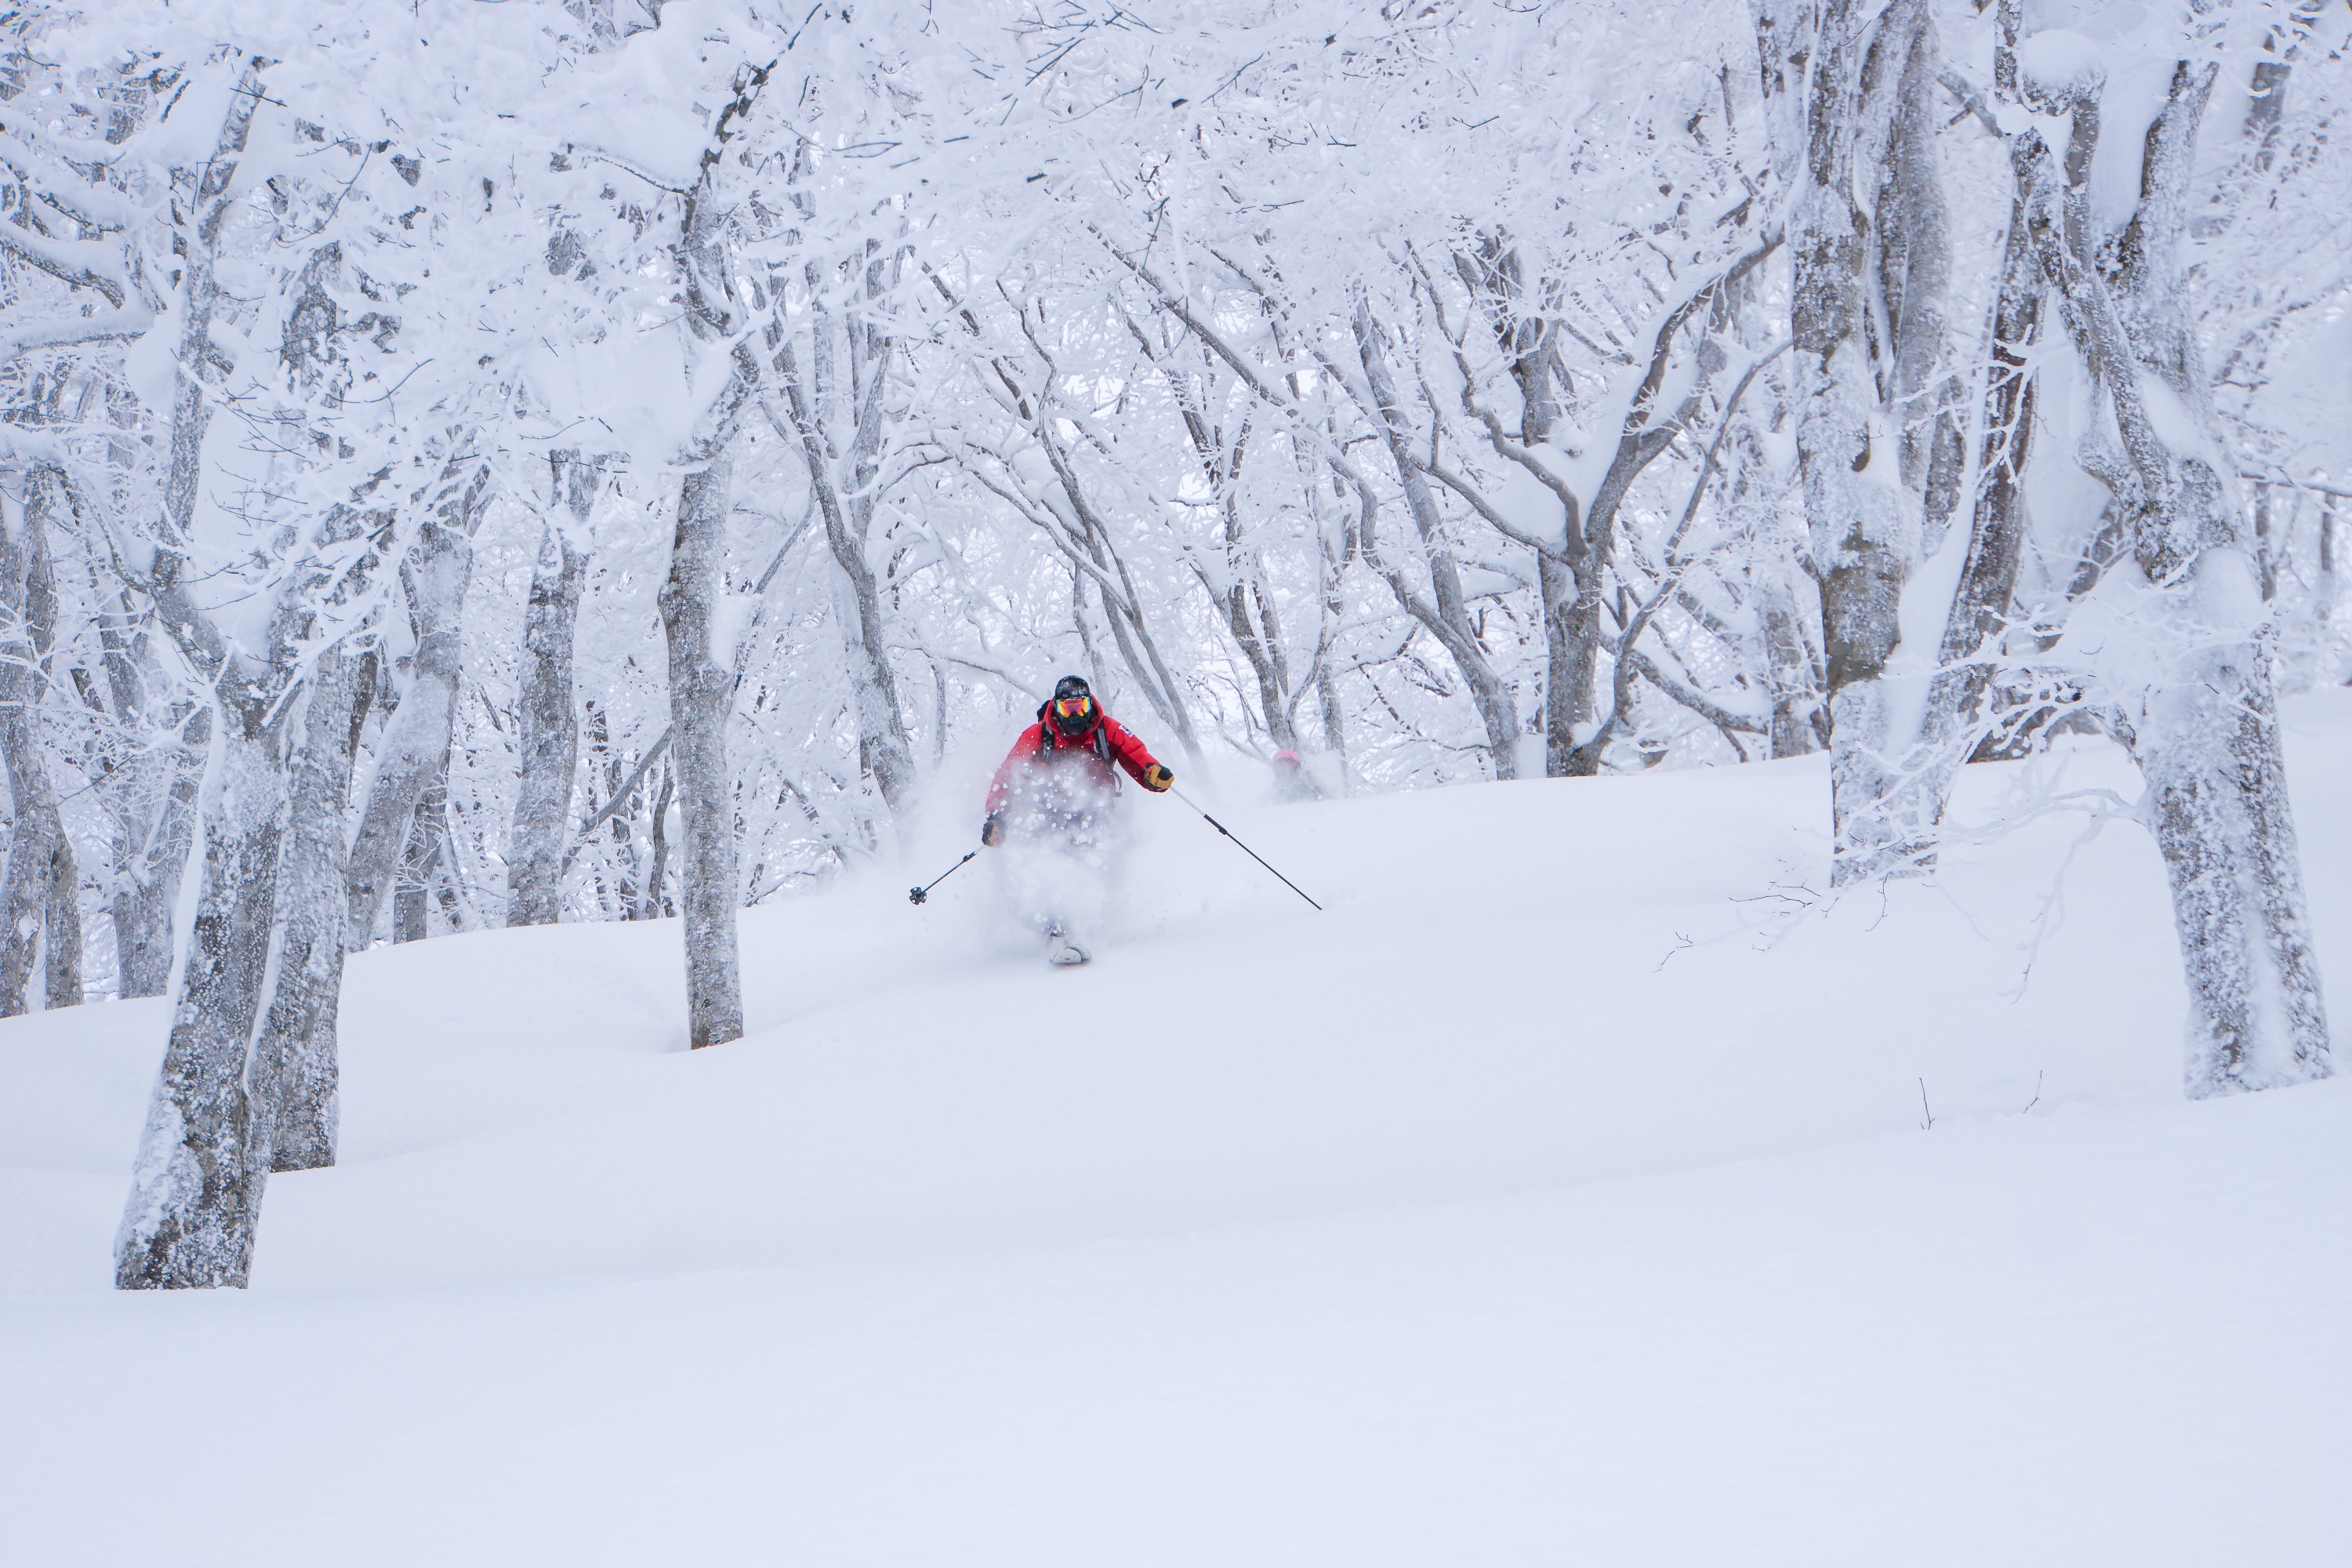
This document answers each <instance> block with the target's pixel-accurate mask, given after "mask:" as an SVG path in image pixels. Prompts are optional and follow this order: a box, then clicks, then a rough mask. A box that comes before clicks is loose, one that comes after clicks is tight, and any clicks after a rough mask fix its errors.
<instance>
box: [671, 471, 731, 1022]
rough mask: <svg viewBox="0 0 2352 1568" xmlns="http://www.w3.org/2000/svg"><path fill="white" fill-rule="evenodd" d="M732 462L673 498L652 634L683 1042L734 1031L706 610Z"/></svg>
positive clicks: (717, 684) (727, 840)
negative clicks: (681, 962)
mask: <svg viewBox="0 0 2352 1568" xmlns="http://www.w3.org/2000/svg"><path fill="white" fill-rule="evenodd" d="M733 468H734V465H733V462H732V459H730V458H728V457H726V456H725V455H723V452H722V455H721V456H719V458H716V459H715V460H714V461H712V462H711V463H709V465H708V466H707V467H705V468H701V469H699V470H698V471H696V472H694V473H690V474H688V476H687V479H686V485H685V489H684V490H683V491H682V493H681V494H680V495H679V497H678V504H677V537H676V539H675V540H674V541H673V542H672V543H671V547H670V569H669V578H668V580H667V582H665V583H664V584H662V589H661V595H660V598H661V615H662V632H663V635H664V637H665V639H666V640H667V644H668V647H669V716H670V757H671V768H672V772H673V773H674V774H675V776H676V778H677V795H678V815H679V816H680V818H681V819H682V837H683V838H684V843H683V844H682V845H681V850H682V853H681V855H680V857H679V865H678V882H679V890H680V893H681V897H680V899H679V906H680V911H681V913H682V914H683V915H684V917H685V926H686V933H685V934H686V978H687V1034H688V1046H689V1047H690V1048H693V1049H697V1050H698V1049H700V1048H701V1047H704V1046H718V1045H724V1044H726V1043H727V1042H728V1041H730V1040H733V1039H738V1038H740V1037H741V1036H742V1033H743V986H742V976H741V972H740V960H739V958H738V955H737V951H736V939H735V910H736V887H735V798H734V790H733V787H732V775H731V773H730V771H729V769H728V765H727V714H728V710H729V709H730V707H732V706H733V699H734V693H735V680H734V675H733V672H732V671H731V670H730V668H728V666H727V664H726V663H725V662H724V661H722V660H721V659H719V658H718V657H717V656H716V653H715V651H714V650H713V648H712V647H711V641H710V631H711V627H710V609H711V606H712V605H713V604H714V603H716V602H717V599H718V596H719V594H720V592H722V591H723V589H724V586H725V584H724V583H723V581H722V571H723V567H724V563H725V546H726V535H725V528H726V522H727V510H728V503H729V490H730V480H731V479H732V477H733Z"/></svg>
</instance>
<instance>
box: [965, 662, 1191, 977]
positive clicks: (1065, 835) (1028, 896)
mask: <svg viewBox="0 0 2352 1568" xmlns="http://www.w3.org/2000/svg"><path fill="white" fill-rule="evenodd" d="M1118 769H1125V770H1126V772H1127V773H1128V774H1129V776H1130V777H1132V778H1133V779H1134V780H1135V782H1136V783H1138V784H1141V785H1142V786H1143V787H1144V788H1146V789H1148V790H1150V791H1152V792H1153V793H1154V794H1158V793H1159V792H1160V791H1162V790H1165V789H1166V788H1167V787H1168V786H1169V785H1170V784H1174V783H1175V782H1176V775H1175V774H1174V773H1171V772H1170V771H1169V770H1168V769H1167V768H1166V767H1165V766H1163V765H1162V764H1161V763H1160V761H1159V760H1158V759H1157V758H1155V757H1154V756H1152V754H1151V752H1150V751H1149V750H1147V749H1146V748H1145V746H1144V744H1143V742H1141V741H1139V740H1137V739H1136V738H1135V734H1134V732H1133V731H1130V730H1129V729H1128V728H1127V726H1125V725H1124V724H1121V723H1120V722H1119V721H1118V720H1116V719H1114V718H1112V717H1111V716H1110V715H1109V714H1108V713H1106V712H1104V711H1103V710H1102V704H1101V703H1099V702H1097V701H1096V700H1095V698H1094V693H1093V692H1092V691H1090V690H1089V689H1087V683H1086V681H1085V680H1083V679H1080V678H1079V677H1077V676H1075V675H1066V676H1064V677H1063V678H1062V679H1061V680H1060V681H1059V682H1058V683H1056V684H1055V688H1054V695H1053V698H1052V700H1049V701H1048V702H1046V703H1045V705H1044V706H1043V707H1041V708H1039V709H1038V710H1037V722H1035V723H1034V724H1032V725H1030V726H1029V727H1028V728H1027V729H1026V730H1024V731H1021V738H1020V739H1019V740H1017V741H1015V742H1013V750H1012V751H1010V752H1006V753H1005V757H1004V762H1003V764H1002V765H1001V766H999V767H998V768H997V770H996V777H995V778H994V779H993V780H992V781H991V783H990V784H989V786H988V805H987V814H988V815H987V817H986V819H985V820H984V821H982V824H981V827H980V841H981V843H982V844H983V845H986V846H988V847H991V848H994V847H998V846H1000V845H1003V846H1006V847H1011V848H1013V849H1015V850H1020V851H1036V850H1045V851H1048V852H1050V853H1049V854H1048V855H1045V856H1038V855H1035V854H1034V853H1030V854H1023V855H1016V857H1015V860H1016V862H1017V863H1018V864H1019V867H1020V869H1019V870H1018V872H1017V873H1016V875H1017V877H1018V878H1019V879H1020V880H1021V881H1022V882H1024V883H1025V884H1027V886H1025V887H1022V888H1016V889H1015V895H1016V897H1017V898H1020V899H1022V900H1023V901H1024V902H1025V903H1028V904H1030V905H1031V906H1033V909H1032V913H1033V918H1034V919H1035V920H1036V921H1037V922H1038V923H1039V924H1040V925H1041V926H1042V927H1043V928H1044V929H1045V936H1046V941H1047V944H1048V956H1050V957H1051V958H1052V960H1053V961H1054V962H1055V963H1085V962H1086V961H1087V951H1086V949H1085V948H1084V947H1082V946H1080V945H1079V944H1078V943H1077V942H1075V941H1072V940H1071V927H1072V926H1073V924H1074V923H1077V922H1076V921H1074V920H1073V919H1072V918H1071V917H1072V915H1073V914H1074V913H1075V912H1076V910H1077V909H1078V908H1080V907H1083V906H1085V905H1087V904H1089V903H1093V902H1098V901H1099V899H1100V891H1099V889H1100V884H1101V883H1102V881H1103V879H1104V878H1105V877H1106V876H1107V875H1108V869H1109V864H1108V855H1107V854H1106V848H1107V846H1106V844H1105V831H1106V829H1107V828H1108V824H1109V819H1110V812H1111V807H1112V805H1113V803H1114V802H1115V801H1116V800H1117V799H1118ZM1080 884H1083V886H1081V885H1080Z"/></svg>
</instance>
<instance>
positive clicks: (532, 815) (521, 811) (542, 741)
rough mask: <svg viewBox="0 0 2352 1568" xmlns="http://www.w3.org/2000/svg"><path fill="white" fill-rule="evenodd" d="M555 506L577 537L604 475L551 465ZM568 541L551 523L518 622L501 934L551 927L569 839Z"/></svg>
mask: <svg viewBox="0 0 2352 1568" xmlns="http://www.w3.org/2000/svg"><path fill="white" fill-rule="evenodd" d="M553 465H554V470H555V488H556V490H557V492H558V493H557V496H556V500H558V501H559V502H562V503H564V504H568V505H569V506H570V507H571V509H572V519H573V521H574V522H575V523H576V524H577V525H578V526H579V527H580V528H581V529H583V530H584V529H585V527H586V526H587V521H588V514H589V513H590V512H591V511H592V510H593V509H594V507H595V504H596V494H597V491H598V490H599V489H601V488H602V485H601V479H602V475H601V474H600V473H599V472H598V470H597V469H596V468H594V467H593V466H592V465H591V464H589V463H588V462H586V461H585V460H583V458H581V456H580V454H578V453H576V452H559V453H556V454H554V455H553ZM574 537H575V536H574V533H573V532H572V531H571V530H567V529H563V528H560V527H557V526H555V525H554V524H552V523H551V524H549V525H548V526H547V527H546V528H544V529H543V530H542V531H541V536H540V544H539V560H538V563H537V564H536V566H535V567H534V568H533V569H532V572H531V577H530V608H529V609H528V610H527V611H526V612H525V618H524V621H523V667H522V694H521V701H520V704H519V707H520V714H519V715H518V720H517V722H518V726H519V728H520V749H521V752H522V757H521V769H520V778H519V779H518V781H517V784H516V789H515V810H514V826H513V829H512V832H511V834H510V836H509V839H508V850H507V924H509V925H510V926H522V925H553V924H555V923H556V921H557V920H558V919H560V918H561V916H562V910H563V868H564V864H565V859H566V857H565V854H564V851H565V849H566V847H568V845H569V843H570V839H571V831H572V824H571V812H572V775H573V773H575V772H576V771H577V769H578V767H579V762H580V721H579V716H578V714H577V713H576V712H575V711H574V709H573V704H572V641H573V628H574V627H575V626H577V625H578V623H579V616H580V594H581V589H582V586H583V584H584V582H585V581H586V576H587V570H586V568H587V563H588V557H587V553H586V552H585V551H583V549H581V548H580V547H579V546H578V545H577V544H576V543H575V542H574Z"/></svg>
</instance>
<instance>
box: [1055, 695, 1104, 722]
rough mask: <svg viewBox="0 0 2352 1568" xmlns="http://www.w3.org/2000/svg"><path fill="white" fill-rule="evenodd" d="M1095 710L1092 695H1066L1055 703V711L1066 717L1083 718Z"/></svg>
mask: <svg viewBox="0 0 2352 1568" xmlns="http://www.w3.org/2000/svg"><path fill="white" fill-rule="evenodd" d="M1094 710H1095V700H1094V699H1093V698H1091V697H1064V698H1061V699H1059V700H1056V701H1055V704H1054V711H1055V713H1056V714H1058V715H1059V716H1060V717H1062V718H1065V719H1083V718H1085V717H1086V716H1087V714H1089V713H1091V712H1093V711H1094Z"/></svg>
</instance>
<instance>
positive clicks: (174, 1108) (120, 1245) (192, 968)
mask: <svg viewBox="0 0 2352 1568" xmlns="http://www.w3.org/2000/svg"><path fill="white" fill-rule="evenodd" d="M261 97H262V90H261V82H260V79H259V75H258V70H257V67H256V66H253V65H248V66H247V68H246V69H245V70H244V71H242V72H241V73H240V75H239V79H238V81H237V84H236V90H235V91H234V92H232V93H231V95H230V98H229V108H228V112H227V114H226V118H225V119H224V121H223V122H222V125H221V131H220V135H219V137H218V139H217V140H216V142H215V145H214V149H213V153H212V155H211V156H210V157H209V158H208V159H206V160H205V163H204V164H203V166H202V167H201V168H200V169H198V170H197V171H196V172H195V173H194V175H193V176H192V177H191V178H190V181H189V184H190V185H191V187H192V188H191V190H190V192H189V197H190V200H189V221H188V222H187V224H186V226H184V230H183V233H184V244H185V258H184V269H183V275H182V279H181V284H180V293H181V323H180V325H181V337H180V345H179V354H178V357H177V365H178V370H179V379H178V384H177V390H176V393H175V395H174V398H173V410H172V456H171V468H170V470H169V472H168V475H167V477H166V479H165V481H164V487H163V503H164V504H163V529H162V532H163V539H162V540H161V541H160V542H159V547H158V549H157V551H156V555H155V564H154V569H153V572H152V574H151V576H150V577H149V579H148V584H147V587H148V590H149V592H150V593H151V594H152V596H153V598H154V602H155V607H156V610H157V613H158V616H159V617H160V618H161V619H162V621H163V625H164V626H165V627H166V628H167V629H168V630H169V631H170V632H171V634H172V636H173V639H174V640H175V641H176V642H177V643H178V644H179V646H180V648H181V651H182V653H183V654H184V656H185V657H187V658H188V659H189V661H190V662H191V663H192V664H194V665H195V666H196V667H197V668H200V669H204V670H205V671H206V672H207V673H208V674H209V676H210V678H211V680H212V706H213V715H212V718H211V721H210V722H209V725H208V730H207V733H208V738H209V742H210V751H209V759H210V760H209V762H208V763H207V766H206V769H205V784H204V786H203V789H202V792H201V795H200V805H199V807H198V815H199V820H200V821H201V823H202V825H203V836H204V856H203V861H202V869H201V872H200V877H201V880H200V882H199V885H198V889H197V896H196V919H195V924H194V929H193V931H191V933H190V936H189V942H188V952H187V955H186V960H185V962H184V963H182V964H181V966H180V977H179V984H178V990H177V994H175V996H174V997H173V1006H172V1033H171V1038H170V1040H169V1041H168V1042H167V1044H166V1045H165V1047H164V1052H163V1070H162V1072H161V1073H160V1074H158V1075H157V1079H156V1083H155V1092H154V1095H153V1097H152V1099H151V1100H150V1101H149V1102H148V1109H147V1121H146V1125H145V1128H144V1129H143V1131H142V1133H141V1135H140V1141H139V1156H138V1160H137V1162H136V1163H135V1164H134V1165H133V1167H132V1171H131V1194H130V1196H129V1199H128V1200H127V1202H126V1203H125V1205H124V1207H123V1215H122V1224H121V1228H120V1229H119V1230H118V1231H117V1232H116V1234H115V1242H114V1259H115V1268H114V1282H115V1285H116V1287H117V1288H118V1289H206V1288H211V1287H216V1286H223V1285H234V1286H240V1287H241V1286H243V1285H244V1284H245V1282H246V1277H247V1272H248V1270H249V1269H250V1268H251V1266H252V1260H253V1236H254V1226H255V1223H256V1221H257V1219H258V1217H259V1214H260V1204H261V1189H262V1185H263V1184H264V1183H265V1182H266V1181H267V1180H268V1171H267V1169H266V1163H257V1162H256V1161H255V1160H254V1159H253V1157H252V1155H253V1152H252V1149H251V1147H250V1142H251V1135H252V1128H251V1116H250V1106H249V1102H248V1100H247V1090H246V1072H247V1057H248V1054H249V1050H248V1047H250V1045H251V1042H252V1039H253V1026H254V1019H255V1016H256V1014H257V1013H258V1011H259V1010H260V1002H261V985H262V980H263V975H264V973H265V971H266V969H267V966H268V955H269V936H270V924H271V921H270V915H271V908H272V905H273V902H274V900H275V899H276V896H277V881H278V838H279V836H280V835H281V834H282V833H283V831H284V825H285V810H286V773H285V758H284V755H283V752H282V748H281V746H280V740H281V736H280V734H279V731H278V725H279V723H280V722H282V721H281V720H279V719H277V718H275V717H273V715H275V714H277V712H278V704H277V702H276V701H275V699H276V698H277V697H278V695H279V693H278V692H277V691H275V690H274V689H272V687H271V684H270V683H269V682H268V680H266V679H263V680H257V679H255V678H254V675H253V673H252V672H251V671H250V670H249V669H248V668H247V667H246V666H245V665H244V664H243V662H242V661H241V660H239V659H237V658H235V657H233V656H232V655H231V654H230V652H229V650H228V645H227V643H226V639H225V638H224V637H222V636H221V634H220V631H219V629H218V628H217V627H215V626H213V625H212V624H211V621H210V619H209V617H207V616H205V614H204V612H203V611H202V610H200V609H198V608H197V607H196V605H195V604H194V601H193V600H192V599H191V598H190V597H189V596H188V592H187V588H186V585H185V584H184V583H183V582H182V581H181V573H182V570H183V568H184V564H185V558H184V553H183V552H184V548H185V546H184V542H185V541H186V539H187V538H188V533H189V529H190V525H191V523H192V522H193V521H194V510H195V499H196V491H197V488H198V486H199V484H200V483H201V480H202V478H203V471H204V437H205V424H206V422H207V418H208V405H207V404H206V401H205V390H204V387H203V384H201V382H200V380H199V379H198V378H199V377H201V376H202V375H204V374H205V367H206V366H207V365H208V364H209V363H211V359H212V342H211V334H212V318H213V313H214V310H215V306H216V304H217V303H218V300H219V295H220V289H219V284H218V281H217V279H215V276H214V271H213V262H214V258H215V254H216V252H217V248H218V246H219V240H220V228H221V224H222V222H223V221H224V219H225V218H226V216H227V214H228V210H229V208H230V206H231V205H232V203H233V201H234V195H233V192H232V186H233V184H234V183H235V180H236V171H237V167H238V164H239V162H240V159H241V156H242V154H243V153H244V151H245V144H246V139H247V133H248V132H249V131H250V130H251V127H252V122H253V111H254V108H255V106H256V105H257V103H258V102H259V101H260V100H261Z"/></svg>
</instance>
